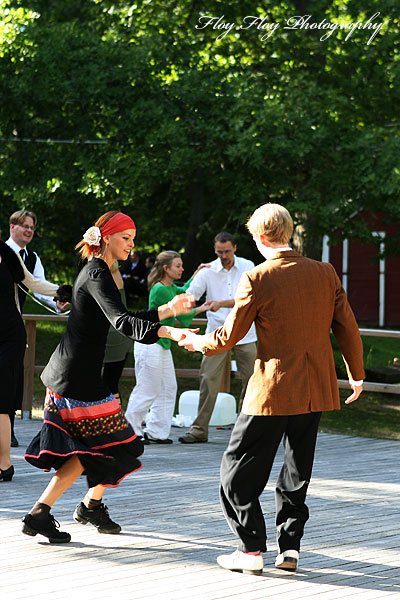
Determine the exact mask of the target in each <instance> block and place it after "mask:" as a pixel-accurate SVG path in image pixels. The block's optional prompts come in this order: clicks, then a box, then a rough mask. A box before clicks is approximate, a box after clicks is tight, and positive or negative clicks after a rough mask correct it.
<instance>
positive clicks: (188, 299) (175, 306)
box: [168, 294, 196, 317]
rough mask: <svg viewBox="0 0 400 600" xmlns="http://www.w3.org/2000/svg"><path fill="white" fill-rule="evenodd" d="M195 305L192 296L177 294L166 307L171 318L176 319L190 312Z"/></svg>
mask: <svg viewBox="0 0 400 600" xmlns="http://www.w3.org/2000/svg"><path fill="white" fill-rule="evenodd" d="M195 304H196V298H195V297H194V296H193V294H178V295H177V296H175V298H173V299H172V300H170V301H169V302H168V307H169V309H170V311H171V313H172V314H171V316H172V317H176V316H177V315H181V314H184V313H188V312H190V311H191V310H192V308H193V307H194V305H195Z"/></svg>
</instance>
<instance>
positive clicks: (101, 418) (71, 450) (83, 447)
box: [25, 389, 144, 487]
mask: <svg viewBox="0 0 400 600" xmlns="http://www.w3.org/2000/svg"><path fill="white" fill-rule="evenodd" d="M143 448H144V447H143V443H142V441H141V439H140V438H139V437H138V436H137V435H136V434H135V432H134V431H133V429H132V427H131V426H130V425H129V423H128V421H127V420H126V419H125V417H124V416H123V415H122V413H121V408H120V406H119V404H118V402H117V400H116V399H115V398H114V396H113V395H112V394H110V395H109V396H108V397H107V398H104V399H102V400H99V401H97V402H82V401H80V400H73V399H71V398H63V397H62V396H59V395H58V394H55V393H54V392H52V391H51V390H49V389H47V392H46V400H45V407H44V420H43V426H42V428H41V430H40V431H39V433H38V434H37V435H36V436H35V437H34V439H33V440H32V442H31V443H30V444H29V446H28V448H27V450H26V454H25V459H26V460H27V461H28V462H29V463H31V464H32V465H34V466H35V467H38V468H39V469H44V470H45V471H50V470H51V469H55V470H57V469H59V468H60V467H61V466H62V465H63V464H64V463H65V462H66V461H67V460H68V459H69V458H70V457H71V456H74V455H76V456H78V458H79V460H80V462H81V463H82V466H83V467H84V469H85V474H86V477H87V481H88V485H89V487H94V486H95V485H99V484H100V485H104V486H109V487H116V486H117V485H118V484H119V482H120V481H121V480H122V479H123V478H124V477H125V476H126V475H128V474H129V473H132V472H133V471H137V470H138V469H140V468H141V466H142V463H141V462H140V461H139V460H138V458H137V457H138V456H140V455H141V454H142V453H143Z"/></svg>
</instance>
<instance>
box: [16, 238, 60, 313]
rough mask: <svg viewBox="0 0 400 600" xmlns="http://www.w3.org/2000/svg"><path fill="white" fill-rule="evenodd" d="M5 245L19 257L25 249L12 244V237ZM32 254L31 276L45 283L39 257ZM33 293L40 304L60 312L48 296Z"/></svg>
mask: <svg viewBox="0 0 400 600" xmlns="http://www.w3.org/2000/svg"><path fill="white" fill-rule="evenodd" d="M6 244H7V246H10V248H12V249H13V250H14V252H15V253H16V254H18V255H19V256H21V255H20V251H21V250H25V248H21V246H19V245H18V244H17V243H16V242H14V240H13V239H12V237H9V238H8V240H7V241H6ZM34 254H35V255H36V264H35V268H34V269H33V273H32V275H33V276H34V277H36V278H37V279H41V280H42V281H47V280H46V277H45V274H44V268H43V265H42V261H41V260H40V258H39V256H38V255H37V254H36V252H34ZM22 260H24V259H22ZM27 287H28V286H27ZM57 287H58V286H57ZM32 291H33V290H32ZM33 293H34V296H36V298H37V299H38V300H40V301H41V302H44V303H45V304H47V305H48V306H50V307H51V308H53V309H54V310H56V311H57V312H60V311H59V309H58V308H57V305H56V303H55V302H54V300H53V298H50V297H49V296H43V295H42V294H38V293H37V292H33Z"/></svg>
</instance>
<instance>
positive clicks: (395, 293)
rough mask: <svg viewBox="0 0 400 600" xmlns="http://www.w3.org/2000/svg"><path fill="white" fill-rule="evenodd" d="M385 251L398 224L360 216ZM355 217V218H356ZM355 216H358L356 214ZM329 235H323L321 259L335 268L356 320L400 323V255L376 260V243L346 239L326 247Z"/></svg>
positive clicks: (361, 321) (370, 323)
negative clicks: (387, 223) (386, 244)
mask: <svg viewBox="0 0 400 600" xmlns="http://www.w3.org/2000/svg"><path fill="white" fill-rule="evenodd" d="M359 217H362V218H363V220H366V221H367V223H368V222H369V224H371V229H372V231H373V233H374V235H375V236H377V237H379V239H380V244H379V246H380V248H381V250H384V247H385V243H386V240H387V239H388V237H389V236H391V235H393V234H394V233H395V232H398V231H399V229H400V225H399V224H398V223H394V224H390V225H383V223H382V220H381V219H380V218H379V217H378V218H377V219H374V220H372V219H369V218H368V216H367V215H365V214H362V215H359ZM359 217H358V218H359ZM355 218H357V217H355ZM328 242H329V236H324V240H323V251H322V260H323V261H324V262H330V263H332V264H333V266H334V267H335V269H336V271H337V273H338V275H339V277H340V278H341V280H342V284H343V287H344V289H345V290H346V292H347V294H348V297H349V301H350V304H351V307H352V309H353V311H354V313H355V315H356V319H357V321H358V322H359V323H361V324H364V325H369V326H379V327H399V326H400V256H390V257H387V258H383V259H378V256H379V252H378V248H377V246H375V245H373V244H369V245H367V244H361V243H360V242H358V241H356V240H350V239H345V240H343V241H342V242H341V243H339V244H337V245H335V246H329V244H328Z"/></svg>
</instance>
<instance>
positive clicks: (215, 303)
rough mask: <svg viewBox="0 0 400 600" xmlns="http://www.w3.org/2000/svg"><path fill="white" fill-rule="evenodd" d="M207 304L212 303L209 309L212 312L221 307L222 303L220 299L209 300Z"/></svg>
mask: <svg viewBox="0 0 400 600" xmlns="http://www.w3.org/2000/svg"><path fill="white" fill-rule="evenodd" d="M207 304H209V305H210V306H209V308H207V310H211V312H216V311H217V310H219V309H220V308H221V303H220V302H218V300H209V301H208V303H207Z"/></svg>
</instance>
